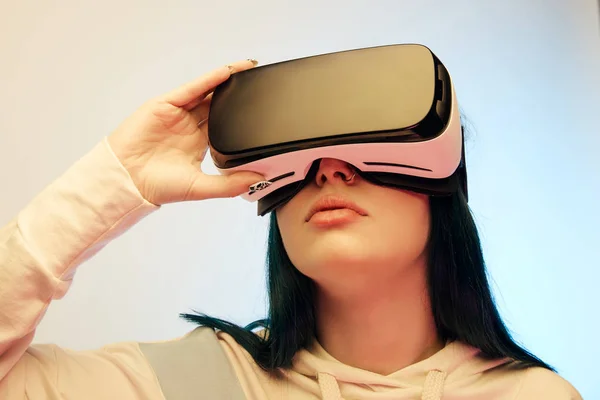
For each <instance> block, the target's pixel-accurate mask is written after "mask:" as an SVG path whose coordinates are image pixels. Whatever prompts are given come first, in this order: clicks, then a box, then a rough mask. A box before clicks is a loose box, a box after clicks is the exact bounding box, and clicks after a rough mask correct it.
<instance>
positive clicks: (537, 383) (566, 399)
mask: <svg viewBox="0 0 600 400" xmlns="http://www.w3.org/2000/svg"><path fill="white" fill-rule="evenodd" d="M516 399H548V400H581V399H582V397H581V394H579V392H578V391H577V389H575V387H574V386H573V385H572V384H571V383H570V382H569V381H567V380H566V379H565V378H563V377H562V376H560V375H558V374H557V373H555V372H553V371H550V370H548V369H545V368H539V367H534V368H528V369H527V370H525V371H523V375H522V381H521V389H520V390H519V394H518V395H517V397H516Z"/></svg>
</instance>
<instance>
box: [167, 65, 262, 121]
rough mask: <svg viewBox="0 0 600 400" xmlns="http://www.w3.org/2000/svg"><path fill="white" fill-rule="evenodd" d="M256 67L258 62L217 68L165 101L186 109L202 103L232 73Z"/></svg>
mask: <svg viewBox="0 0 600 400" xmlns="http://www.w3.org/2000/svg"><path fill="white" fill-rule="evenodd" d="M255 65H256V61H253V60H244V61H238V62H235V63H232V64H229V65H226V66H223V67H221V68H217V69H215V70H213V71H211V72H209V73H207V74H204V75H202V76H201V77H199V78H196V79H194V80H193V81H191V82H188V83H186V84H184V85H182V86H180V87H178V88H177V89H174V90H172V91H170V92H169V93H167V94H166V95H165V100H166V101H167V102H169V103H170V104H172V105H174V106H176V107H184V106H186V105H187V104H189V103H192V102H196V101H198V99H200V101H201V100H202V99H203V98H204V96H206V94H208V93H210V92H211V91H213V90H214V89H215V88H216V87H217V86H218V85H219V84H221V83H223V82H225V81H226V80H227V79H229V77H230V76H231V74H232V73H235V72H240V71H245V70H247V69H250V68H253V67H254V66H255ZM191 108H193V107H191ZM188 109H189V108H188Z"/></svg>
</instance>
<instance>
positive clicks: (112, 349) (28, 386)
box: [0, 140, 581, 400]
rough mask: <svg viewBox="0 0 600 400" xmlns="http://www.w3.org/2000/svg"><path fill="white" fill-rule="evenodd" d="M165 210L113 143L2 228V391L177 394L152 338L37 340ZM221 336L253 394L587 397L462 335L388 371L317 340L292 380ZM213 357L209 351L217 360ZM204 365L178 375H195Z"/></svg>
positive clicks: (83, 395) (198, 393)
mask: <svg viewBox="0 0 600 400" xmlns="http://www.w3.org/2000/svg"><path fill="white" fill-rule="evenodd" d="M156 209H158V207H156V206H154V205H152V204H150V203H148V202H147V201H146V200H145V199H143V198H142V197H141V196H140V194H139V192H138V191H137V189H136V188H135V185H134V184H133V182H132V181H131V179H130V177H129V175H128V174H127V172H126V170H125V169H124V168H123V166H122V165H121V164H120V163H119V161H118V159H117V158H116V157H115V156H114V154H113V153H112V151H111V149H110V147H109V146H108V143H107V141H106V140H104V141H102V142H101V143H99V144H98V145H97V146H96V147H95V148H94V149H93V150H92V151H91V152H90V153H89V154H87V155H86V156H85V157H83V158H82V159H81V160H80V161H79V162H77V163H76V164H75V165H74V166H73V167H71V168H70V169H69V170H68V171H67V172H66V173H65V174H64V175H63V176H61V177H60V178H59V179H57V180H56V181H55V182H53V183H52V184H51V185H49V186H48V187H47V188H46V189H45V190H44V191H43V192H42V193H40V194H39V195H38V196H37V197H36V198H35V199H34V200H33V201H32V202H31V203H30V204H29V205H28V206H27V207H26V208H25V209H24V210H23V211H21V212H20V213H19V215H18V216H17V217H16V218H15V219H14V220H13V221H11V222H10V223H9V224H8V225H7V226H5V227H4V228H2V229H1V230H0V399H11V400H12V399H33V400H38V399H86V400H96V399H123V400H126V399H139V400H141V399H144V400H148V399H160V400H164V399H167V400H171V398H167V397H166V395H165V393H166V391H165V390H164V389H165V382H164V381H161V380H160V379H159V377H158V376H157V371H158V370H160V368H159V367H160V365H157V364H156V363H154V364H153V363H151V362H150V361H149V359H148V358H147V357H146V355H145V353H144V352H143V351H142V348H144V346H145V345H146V344H140V343H135V342H128V343H117V344H113V345H109V346H106V347H104V348H102V349H98V350H92V351H72V350H68V349H64V348H59V347H57V346H54V345H39V344H38V345H31V342H32V340H33V336H34V333H35V328H36V326H37V324H38V323H39V322H40V320H41V318H42V317H43V315H44V313H45V311H46V309H47V307H48V305H49V304H50V302H51V300H53V299H60V298H61V297H62V296H64V295H65V293H66V292H67V290H68V288H69V286H70V284H71V281H72V279H73V276H74V273H75V269H76V267H77V266H78V265H80V264H81V263H82V262H84V261H85V260H86V259H88V258H90V257H92V256H93V255H94V254H95V253H96V252H98V251H99V250H101V249H102V248H103V247H104V246H105V245H106V244H107V243H108V242H109V241H111V240H113V239H114V238H116V237H117V236H119V235H120V234H122V233H123V232H124V231H126V230H127V229H128V228H129V227H131V226H132V225H133V224H135V223H136V222H138V221H139V220H140V219H142V218H143V217H144V216H146V215H148V214H149V213H151V212H153V211H154V210H156ZM210 334H212V335H213V336H214V335H215V334H214V333H212V332H211V333H210ZM186 337H187V336H186ZM183 339H185V338H180V339H175V340H174V341H172V343H183V341H182V340H183ZM214 339H215V340H214V342H215V343H218V346H220V348H221V349H222V350H223V352H221V354H224V355H225V357H224V359H225V360H226V363H228V364H229V365H230V366H231V370H232V373H233V376H235V377H236V378H237V381H238V382H239V386H240V387H241V389H242V391H243V395H244V396H245V397H246V398H247V399H341V398H343V399H365V400H369V399H382V400H383V399H398V400H400V399H546V400H553V399H556V400H559V399H560V400H563V399H564V400H566V399H580V398H581V396H580V395H579V394H578V392H577V391H576V390H575V389H574V388H573V387H572V386H571V385H570V384H569V383H568V382H567V381H565V380H564V379H563V378H561V377H560V376H559V375H557V374H555V373H553V372H550V371H547V370H544V369H540V368H531V369H528V370H525V371H517V370H515V369H513V368H511V366H512V364H511V363H510V362H509V361H508V360H499V361H486V360H484V359H482V358H481V357H479V356H478V351H477V350H476V349H474V348H471V347H469V346H467V345H465V344H462V343H459V342H454V343H448V344H447V345H446V347H445V348H444V349H442V350H441V351H439V352H438V353H436V354H435V355H433V356H432V357H430V358H428V359H426V360H424V361H421V362H419V363H417V364H414V365H411V366H409V367H406V368H404V369H402V370H399V371H397V372H395V373H393V374H390V375H387V376H383V375H380V374H376V373H372V372H368V371H365V370H361V369H358V368H353V367H351V366H348V365H344V364H342V363H340V362H339V361H337V360H335V359H334V358H333V357H331V356H330V355H329V354H327V352H326V351H325V350H324V349H323V348H322V347H321V346H320V345H319V344H318V343H315V344H314V345H313V346H312V348H310V349H307V350H302V351H300V352H298V354H297V355H296V357H295V359H294V365H293V368H292V369H291V370H288V371H284V379H274V378H271V377H270V376H268V375H267V374H266V373H265V372H264V371H263V370H261V369H260V368H259V367H258V366H257V365H256V363H255V362H254V361H253V360H252V358H251V357H250V356H249V354H248V353H247V352H246V351H245V350H244V349H243V348H241V347H240V346H239V345H238V344H237V343H236V342H235V341H234V340H233V339H232V338H231V337H230V336H228V335H226V334H224V333H218V334H216V336H214ZM213 361H215V360H212V359H210V357H208V359H203V360H198V362H200V363H204V365H205V366H207V367H208V368H210V367H211V365H212V362H213ZM182 368H183V367H182ZM195 371H196V370H195V369H194V370H192V371H190V370H189V369H188V370H186V371H178V373H179V375H186V374H187V375H186V376H192V377H193V376H194V372H195ZM199 378H200V377H199ZM200 380H201V379H200ZM232 380H234V381H235V378H233V379H232ZM233 384H235V385H238V383H236V382H233ZM190 387H192V388H193V389H192V391H190V392H189V393H187V396H186V397H185V398H203V396H202V388H199V387H198V386H196V385H191V386H190Z"/></svg>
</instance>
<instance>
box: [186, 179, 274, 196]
mask: <svg viewBox="0 0 600 400" xmlns="http://www.w3.org/2000/svg"><path fill="white" fill-rule="evenodd" d="M263 180H265V178H264V177H263V176H262V175H260V174H256V173H254V172H237V173H235V174H232V175H227V176H225V175H203V174H199V176H198V179H197V180H196V182H194V184H193V186H192V188H191V190H190V192H189V195H190V196H191V197H192V198H190V199H188V200H205V199H216V198H225V197H236V196H239V195H241V194H242V193H245V192H247V191H248V187H249V186H250V185H252V184H254V183H256V182H260V181H263Z"/></svg>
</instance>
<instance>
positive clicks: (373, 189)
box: [0, 60, 581, 400]
mask: <svg viewBox="0 0 600 400" xmlns="http://www.w3.org/2000/svg"><path fill="white" fill-rule="evenodd" d="M254 65H255V62H254V61H252V60H248V61H242V62H238V63H235V64H232V65H231V66H227V67H223V68H219V69H217V70H214V71H213V72H211V73H209V74H207V75H205V76H203V77H201V78H199V79H197V80H195V81H193V82H190V83H188V84H186V85H184V86H182V87H180V88H178V89H176V90H174V91H172V92H170V93H168V94H166V95H164V96H161V97H159V98H156V99H153V100H151V101H149V102H148V103H146V104H145V105H143V106H142V107H141V108H140V109H139V110H137V111H136V112H135V113H134V114H133V115H132V116H131V117H130V118H128V119H127V120H126V121H125V122H124V123H123V124H122V125H121V126H120V127H119V128H118V129H117V130H116V131H115V132H114V133H112V134H111V135H110V136H109V137H108V138H107V139H106V140H105V141H103V142H102V143H100V144H98V146H96V147H95V148H94V149H93V150H92V151H91V152H90V153H89V154H87V155H86V156H85V157H83V158H82V159H81V160H80V161H78V162H77V163H76V164H75V165H74V166H73V167H71V168H70V169H69V170H68V171H67V172H66V173H65V174H64V175H63V176H62V177H60V178H59V179H58V180H56V181H55V182H54V183H53V184H52V185H50V186H49V187H48V188H46V189H45V190H44V191H43V192H42V193H41V194H40V195H38V196H37V197H36V198H35V199H34V200H33V201H32V202H31V204H29V205H28V206H27V207H26V208H25V209H24V210H23V211H22V212H21V213H20V214H19V215H18V216H17V218H15V219H14V220H13V221H12V222H11V223H9V224H8V225H7V226H6V227H4V228H3V229H2V231H0V268H1V269H0V272H1V273H0V301H1V303H0V321H1V322H2V324H1V326H2V331H1V347H0V352H1V353H0V354H1V357H0V378H1V379H2V380H1V381H0V398H7V399H21V398H28V399H67V398H69V399H71V398H77V399H79V398H81V399H169V400H171V399H188V398H189V399H191V398H231V399H243V398H247V399H264V398H272V399H316V398H323V399H340V398H344V399H415V398H422V399H441V398H444V399H531V398H535V399H537V398H543V399H579V398H581V397H580V395H579V394H578V393H577V391H576V390H575V389H574V388H573V387H572V386H571V385H570V384H569V383H568V382H567V381H565V380H564V379H562V378H561V377H560V376H559V375H557V374H556V373H554V372H553V370H552V369H551V368H550V367H549V366H548V365H546V364H545V363H543V362H542V361H541V360H539V359H538V358H536V357H534V356H533V355H531V354H530V353H528V352H527V351H526V350H524V349H523V348H521V347H520V346H519V345H517V344H516V343H515V342H514V341H513V340H512V339H511V337H510V335H509V334H508V332H507V330H506V328H505V327H504V325H503V323H502V321H501V319H500V317H499V314H498V312H497V310H496V308H495V306H494V303H493V300H492V297H491V293H490V288H489V286H488V282H487V280H486V276H485V268H484V263H483V258H482V254H481V250H480V244H479V238H478V236H477V231H476V228H475V225H474V222H473V220H472V218H471V215H470V213H469V210H468V207H467V205H466V201H465V199H464V195H463V194H462V193H460V192H459V193H457V194H456V195H453V196H450V197H446V198H428V197H427V196H425V195H421V194H416V193H412V192H408V191H403V190H399V189H393V188H389V187H383V186H376V185H374V184H371V183H369V182H367V181H365V180H363V179H362V178H361V176H360V174H359V173H357V172H358V171H355V170H353V169H352V167H351V166H349V165H347V164H345V163H343V162H341V161H338V160H335V159H324V160H322V161H321V162H320V164H319V165H318V170H317V171H316V172H315V174H314V176H312V178H311V179H312V181H311V182H310V183H309V184H308V185H307V186H306V187H305V188H304V189H303V190H302V191H300V192H299V193H298V194H297V195H296V196H295V197H294V198H293V199H291V200H290V201H289V202H288V203H287V204H285V205H283V206H282V207H280V208H279V209H277V210H276V211H275V212H273V213H272V215H271V230H270V234H269V250H268V265H269V271H268V273H269V300H270V312H269V318H268V320H266V321H257V323H255V324H252V326H249V327H246V328H241V327H237V326H235V325H233V324H230V323H227V322H225V321H220V320H217V319H213V318H210V317H207V316H203V315H186V316H185V317H186V318H187V319H189V320H192V321H196V322H198V323H199V324H200V325H203V326H205V327H204V328H199V329H197V330H195V331H194V332H192V333H190V334H189V335H186V336H185V337H184V338H180V339H177V340H173V341H170V342H166V343H118V344H114V345H110V346H107V347H105V348H103V349H101V350H96V351H88V352H74V351H70V350H66V349H61V348H58V347H56V346H52V345H33V346H32V345H30V344H31V341H32V339H33V336H34V332H35V327H36V325H37V324H38V323H39V321H40V319H41V317H42V316H43V314H44V312H45V310H46V308H47V307H48V305H49V303H50V301H51V300H52V299H58V298H61V297H62V296H63V295H64V294H65V293H66V291H67V290H68V287H69V285H70V283H71V281H72V279H73V275H74V272H75V268H76V267H77V266H78V265H79V264H81V263H82V262H83V261H85V260H86V259H88V258H90V257H92V256H93V255H94V254H95V253H96V252H97V251H99V250H100V249H101V248H102V247H103V246H104V245H106V244H107V243H108V242H109V241H110V240H112V239H114V238H116V237H117V236H119V235H120V234H121V233H123V232H124V231H125V230H126V229H128V228H129V227H131V226H132V225H133V224H135V223H136V222H137V221H139V220H140V219H142V218H143V217H144V216H146V215H148V214H149V213H151V212H153V211H155V210H156V209H158V208H159V207H160V206H162V205H164V204H167V203H172V202H179V201H191V200H202V199H209V198H219V197H232V196H237V195H239V194H241V193H243V192H244V191H246V190H247V188H248V186H249V185H251V184H253V183H255V182H258V181H261V180H263V177H262V176H259V175H257V174H254V173H249V172H243V173H236V174H234V175H231V176H209V175H204V174H203V173H202V172H201V171H200V170H199V169H198V165H199V164H200V162H201V161H202V159H203V157H204V155H205V152H206V148H207V141H206V137H207V132H206V124H204V123H203V121H205V119H206V117H207V113H208V107H209V104H210V99H211V96H210V94H209V95H206V94H207V93H211V91H212V90H213V89H214V88H215V87H216V86H217V85H218V84H220V83H221V82H224V81H225V80H227V79H228V78H229V76H230V74H231V73H232V72H234V71H241V70H244V69H248V68H252V67H253V66H254ZM319 204H320V205H321V207H319ZM324 205H325V206H326V205H336V206H338V208H339V207H341V209H337V210H330V211H327V210H326V208H327V207H323V206H324ZM348 208H352V209H354V211H349V210H348ZM261 325H264V326H265V327H266V328H267V329H263V330H261V331H260V332H254V331H253V330H254V328H257V327H259V326H261ZM206 327H208V328H206ZM211 328H217V329H216V333H215V330H213V329H211Z"/></svg>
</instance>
